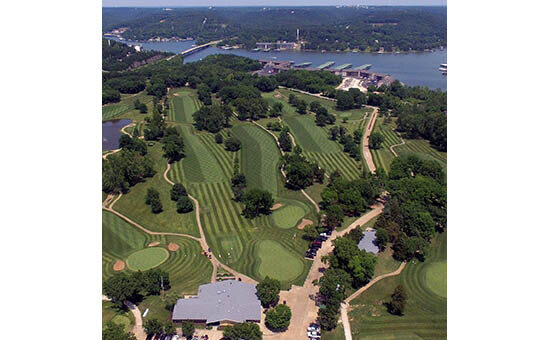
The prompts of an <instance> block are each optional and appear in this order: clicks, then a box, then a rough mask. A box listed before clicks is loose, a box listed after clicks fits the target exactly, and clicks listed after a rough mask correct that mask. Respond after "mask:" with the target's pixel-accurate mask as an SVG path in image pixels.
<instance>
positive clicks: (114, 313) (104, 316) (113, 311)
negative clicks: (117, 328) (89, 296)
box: [101, 301, 134, 332]
mask: <svg viewBox="0 0 550 340" xmlns="http://www.w3.org/2000/svg"><path fill="white" fill-rule="evenodd" d="M101 321H102V324H103V326H105V324H106V323H107V322H109V321H112V322H114V323H116V324H119V325H121V324H122V325H124V330H125V331H126V332H129V331H130V330H131V329H132V327H133V325H134V316H133V315H132V313H131V312H129V311H121V310H120V309H118V308H117V307H115V306H114V305H113V303H112V302H110V301H101Z"/></svg>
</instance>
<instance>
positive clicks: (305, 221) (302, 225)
mask: <svg viewBox="0 0 550 340" xmlns="http://www.w3.org/2000/svg"><path fill="white" fill-rule="evenodd" d="M312 224H313V221H311V220H308V219H305V218H303V219H302V222H301V223H300V225H298V229H300V230H302V229H304V228H305V227H306V226H308V225H312Z"/></svg>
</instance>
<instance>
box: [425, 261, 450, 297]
mask: <svg viewBox="0 0 550 340" xmlns="http://www.w3.org/2000/svg"><path fill="white" fill-rule="evenodd" d="M426 286H427V287H428V288H430V289H431V290H432V291H433V292H434V293H436V294H437V295H439V296H441V297H445V298H446V297H447V262H435V263H432V264H431V265H430V266H429V267H428V269H427V270H426Z"/></svg>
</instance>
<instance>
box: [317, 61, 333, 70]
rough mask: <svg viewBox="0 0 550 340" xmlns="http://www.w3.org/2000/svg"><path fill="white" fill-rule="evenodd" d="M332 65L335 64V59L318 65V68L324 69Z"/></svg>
mask: <svg viewBox="0 0 550 340" xmlns="http://www.w3.org/2000/svg"><path fill="white" fill-rule="evenodd" d="M332 65H334V61H327V62H326V63H324V64H321V65H319V66H317V68H318V69H319V70H322V69H324V68H327V67H331V66H332Z"/></svg>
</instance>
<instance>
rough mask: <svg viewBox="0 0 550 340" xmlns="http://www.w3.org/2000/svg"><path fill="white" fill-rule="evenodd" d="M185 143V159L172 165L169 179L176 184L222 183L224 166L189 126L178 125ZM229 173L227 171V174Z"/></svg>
mask: <svg viewBox="0 0 550 340" xmlns="http://www.w3.org/2000/svg"><path fill="white" fill-rule="evenodd" d="M177 129H178V131H179V132H180V134H181V135H182V136H183V140H184V143H185V157H184V158H183V159H181V160H179V161H178V162H175V163H173V164H172V165H171V169H170V172H169V174H168V175H169V178H170V179H171V180H172V181H174V182H180V183H183V182H196V183H198V182H221V181H223V180H224V179H226V177H225V176H224V171H223V170H222V165H221V164H220V163H219V162H218V160H217V159H216V157H215V156H214V155H213V154H212V153H211V152H210V150H209V149H208V147H207V146H206V145H205V143H203V142H202V140H201V138H200V137H199V136H198V135H196V134H195V133H194V132H193V128H192V127H191V126H187V125H178V126H177ZM225 173H227V171H226V172H225Z"/></svg>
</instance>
